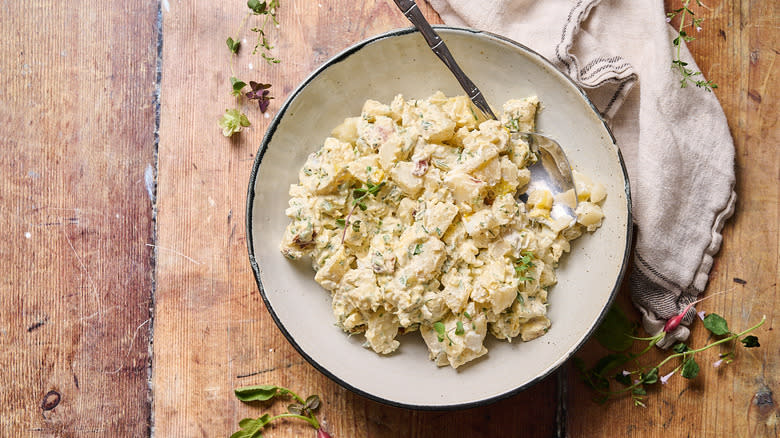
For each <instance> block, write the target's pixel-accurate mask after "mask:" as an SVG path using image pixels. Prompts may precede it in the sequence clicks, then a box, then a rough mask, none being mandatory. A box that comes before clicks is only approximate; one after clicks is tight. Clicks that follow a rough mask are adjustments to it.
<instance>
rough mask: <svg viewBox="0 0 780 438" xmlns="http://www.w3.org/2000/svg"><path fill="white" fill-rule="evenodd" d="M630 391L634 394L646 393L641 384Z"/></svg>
mask: <svg viewBox="0 0 780 438" xmlns="http://www.w3.org/2000/svg"><path fill="white" fill-rule="evenodd" d="M631 393H632V394H634V395H647V391H646V390H645V388H643V387H641V386H637V387H636V388H634V390H633V391H631Z"/></svg>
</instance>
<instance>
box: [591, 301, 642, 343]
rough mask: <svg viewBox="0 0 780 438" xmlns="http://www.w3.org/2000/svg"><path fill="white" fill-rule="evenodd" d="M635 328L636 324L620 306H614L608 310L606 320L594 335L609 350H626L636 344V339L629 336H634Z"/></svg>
mask: <svg viewBox="0 0 780 438" xmlns="http://www.w3.org/2000/svg"><path fill="white" fill-rule="evenodd" d="M635 330H636V327H635V325H634V324H633V323H632V322H631V321H630V320H629V319H628V317H627V316H626V314H625V313H623V311H622V310H620V308H619V307H617V306H612V307H610V308H609V310H608V311H607V315H606V316H605V317H604V321H603V322H602V323H601V325H599V327H598V328H597V329H596V333H595V334H594V336H595V337H596V340H597V341H598V343H599V344H601V346H603V347H604V348H606V349H607V350H612V351H625V350H628V349H629V348H631V346H632V345H633V344H634V340H633V339H631V338H630V337H629V336H632V335H633V334H634V332H635Z"/></svg>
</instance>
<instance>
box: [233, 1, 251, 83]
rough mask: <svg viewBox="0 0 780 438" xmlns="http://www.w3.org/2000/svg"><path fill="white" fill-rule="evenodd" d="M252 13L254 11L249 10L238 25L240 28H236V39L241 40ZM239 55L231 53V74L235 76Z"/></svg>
mask: <svg viewBox="0 0 780 438" xmlns="http://www.w3.org/2000/svg"><path fill="white" fill-rule="evenodd" d="M251 15H252V12H251V11H250V12H247V13H246V15H244V18H243V19H241V24H239V25H238V29H236V41H239V39H240V38H241V31H242V30H243V29H244V26H246V22H247V20H248V19H249V17H250V16H251ZM236 57H237V55H236V53H231V54H230V76H233V77H235V76H236V69H235V67H234V66H235V59H236Z"/></svg>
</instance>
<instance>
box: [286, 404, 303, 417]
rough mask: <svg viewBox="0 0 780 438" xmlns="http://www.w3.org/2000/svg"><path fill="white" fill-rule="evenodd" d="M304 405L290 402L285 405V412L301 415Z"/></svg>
mask: <svg viewBox="0 0 780 438" xmlns="http://www.w3.org/2000/svg"><path fill="white" fill-rule="evenodd" d="M304 409H305V408H304V406H303V405H302V404H300V403H292V404H290V405H287V412H289V413H291V414H295V415H303V411H304Z"/></svg>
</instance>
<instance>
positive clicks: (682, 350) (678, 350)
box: [672, 342, 688, 353]
mask: <svg viewBox="0 0 780 438" xmlns="http://www.w3.org/2000/svg"><path fill="white" fill-rule="evenodd" d="M672 350H674V352H675V353H685V352H686V351H688V346H687V345H685V343H684V342H678V343H677V344H676V345H675V346H674V347H672Z"/></svg>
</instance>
